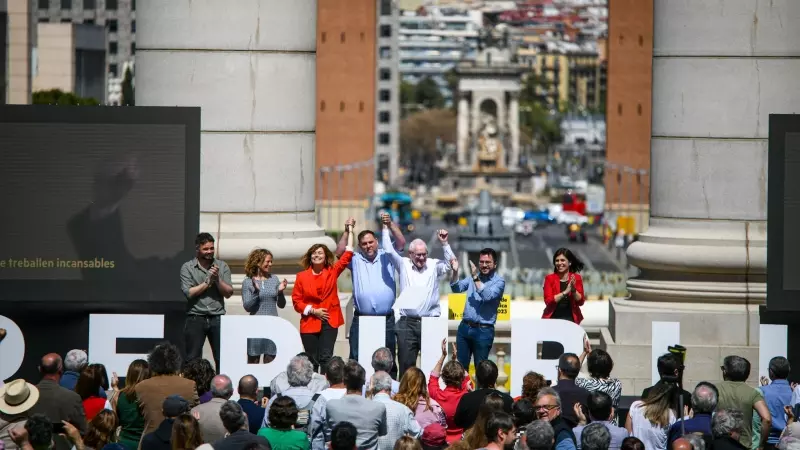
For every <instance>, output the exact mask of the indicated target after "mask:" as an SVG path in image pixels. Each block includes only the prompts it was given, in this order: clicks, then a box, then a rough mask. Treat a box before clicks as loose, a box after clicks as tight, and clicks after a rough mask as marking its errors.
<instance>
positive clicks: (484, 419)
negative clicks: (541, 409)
mask: <svg viewBox="0 0 800 450" xmlns="http://www.w3.org/2000/svg"><path fill="white" fill-rule="evenodd" d="M503 408H505V401H504V400H503V397H502V396H501V395H500V394H499V393H497V392H491V393H490V394H489V395H487V396H486V397H484V398H483V403H481V406H480V407H479V408H478V414H477V415H476V416H475V422H473V425H472V428H469V429H468V430H467V431H466V432H465V433H464V442H465V443H467V444H468V445H469V446H470V447H472V448H480V447H481V446H482V445H483V441H484V440H485V439H486V433H487V430H486V425H487V424H488V423H489V418H490V417H491V416H492V414H494V413H496V412H502V411H503ZM512 425H513V420H512ZM489 442H492V441H491V439H490V440H489Z"/></svg>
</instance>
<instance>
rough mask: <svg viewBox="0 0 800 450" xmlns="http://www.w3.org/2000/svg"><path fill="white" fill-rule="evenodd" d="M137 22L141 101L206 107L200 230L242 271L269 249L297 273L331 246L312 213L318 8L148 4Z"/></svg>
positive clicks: (303, 0) (183, 0)
mask: <svg viewBox="0 0 800 450" xmlns="http://www.w3.org/2000/svg"><path fill="white" fill-rule="evenodd" d="M136 15H137V16H138V17H137V20H138V22H139V29H138V31H137V42H136V44H137V55H136V66H137V67H136V69H137V70H136V101H137V105H147V106H175V105H178V106H200V107H201V108H202V125H201V130H202V131H201V147H202V157H201V164H200V174H201V186H200V206H201V219H200V229H201V230H203V231H208V232H211V233H212V234H213V235H215V236H216V237H217V239H218V242H217V249H218V254H219V257H220V258H221V259H223V260H225V261H228V262H229V263H233V265H234V271H235V272H239V273H241V270H242V264H243V260H244V258H246V256H247V254H248V253H249V252H250V251H251V250H252V249H254V248H256V247H263V248H267V249H269V250H270V251H272V253H273V254H274V256H275V261H276V269H275V271H276V272H277V273H280V274H283V273H285V274H289V275H291V274H294V273H295V272H297V271H298V261H299V258H300V256H301V255H302V254H303V253H304V252H305V251H306V250H307V249H308V248H309V246H311V245H312V244H314V243H317V242H322V243H325V244H327V245H328V246H329V247H331V248H332V247H333V245H334V243H333V241H332V240H331V239H330V238H329V237H326V236H325V234H324V231H323V230H322V229H321V228H320V227H319V226H317V224H316V222H315V213H314V193H315V190H314V183H315V181H316V180H315V176H314V157H315V131H314V121H315V111H316V108H315V105H316V98H315V95H316V84H315V80H316V24H317V20H316V17H317V2H316V1H315V0H292V1H275V0H242V1H236V2H230V1H226V0H202V1H197V0H194V1H192V0H169V1H163V0H140V1H139V7H138V10H137V11H136ZM281 276H282V275H281ZM238 281H241V277H239V278H238Z"/></svg>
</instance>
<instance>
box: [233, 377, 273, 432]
mask: <svg viewBox="0 0 800 450" xmlns="http://www.w3.org/2000/svg"><path fill="white" fill-rule="evenodd" d="M237 392H238V393H239V405H240V406H241V407H242V410H244V412H245V414H247V420H248V422H249V423H248V425H249V427H250V432H251V433H253V434H256V433H258V430H259V429H260V428H261V422H262V421H263V420H264V411H266V410H265V409H264V407H263V406H262V405H261V404H260V403H259V402H258V380H257V379H256V377H254V376H253V375H245V376H243V377H242V378H241V379H240V380H239V388H238V389H237Z"/></svg>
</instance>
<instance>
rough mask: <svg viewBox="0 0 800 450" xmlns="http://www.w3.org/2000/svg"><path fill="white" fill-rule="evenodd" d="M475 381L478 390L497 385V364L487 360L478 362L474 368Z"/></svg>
mask: <svg viewBox="0 0 800 450" xmlns="http://www.w3.org/2000/svg"><path fill="white" fill-rule="evenodd" d="M462 376H463V375H462ZM475 379H476V380H477V382H478V387H479V388H493V387H494V386H495V384H497V364H495V363H494V362H493V361H491V360H488V359H484V360H483V361H481V362H479V363H478V366H477V367H475Z"/></svg>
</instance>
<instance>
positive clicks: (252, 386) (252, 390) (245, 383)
mask: <svg viewBox="0 0 800 450" xmlns="http://www.w3.org/2000/svg"><path fill="white" fill-rule="evenodd" d="M236 391H237V392H238V393H239V397H241V398H246V399H250V400H255V399H257V398H258V379H257V378H256V377H255V376H253V375H245V376H243V377H242V378H240V379H239V388H238V389H237V390H236Z"/></svg>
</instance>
